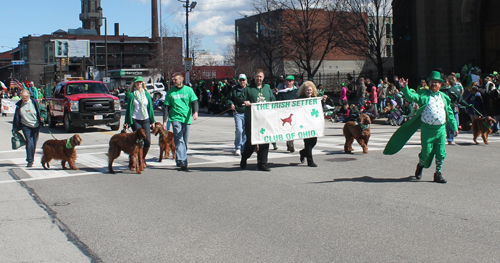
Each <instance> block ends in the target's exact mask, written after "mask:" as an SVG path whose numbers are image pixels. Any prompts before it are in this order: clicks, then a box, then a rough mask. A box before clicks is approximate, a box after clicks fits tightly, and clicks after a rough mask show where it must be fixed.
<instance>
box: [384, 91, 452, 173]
mask: <svg viewBox="0 0 500 263" xmlns="http://www.w3.org/2000/svg"><path fill="white" fill-rule="evenodd" d="M401 91H402V92H403V94H404V96H405V98H406V100H408V101H411V102H416V103H417V104H418V106H420V108H419V109H418V111H417V112H416V116H414V117H413V118H411V119H410V120H409V121H407V122H405V123H404V124H403V126H401V127H400V128H399V129H398V130H397V131H396V132H395V133H394V134H393V135H392V137H391V139H390V140H389V142H388V143H387V145H386V146H385V149H384V154H386V155H392V154H395V153H397V152H399V151H400V150H401V149H402V148H403V146H404V145H405V144H406V143H407V142H408V140H410V138H411V136H413V134H415V132H416V131H417V130H418V129H419V128H420V127H421V126H422V119H421V115H422V112H423V111H424V109H425V107H427V103H429V99H430V97H431V91H430V90H421V91H420V92H419V93H416V92H415V91H414V90H410V89H409V88H408V86H406V87H404V88H402V89H401ZM438 93H440V95H441V97H442V98H443V100H444V104H445V110H446V121H447V122H449V123H450V124H451V128H452V130H453V131H456V130H458V126H457V121H456V120H455V116H454V114H453V109H452V108H451V106H450V105H451V100H450V98H449V97H448V96H447V95H446V94H444V93H443V92H440V91H438ZM445 125H446V124H445ZM433 159H434V155H431V156H430V157H429V158H428V159H427V160H426V162H425V165H424V166H425V167H426V168H429V167H430V165H431V164H432V160H433Z"/></svg>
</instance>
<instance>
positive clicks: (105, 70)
mask: <svg viewBox="0 0 500 263" xmlns="http://www.w3.org/2000/svg"><path fill="white" fill-rule="evenodd" d="M97 11H98V12H99V13H100V14H101V15H102V7H101V6H99V7H97ZM99 19H104V50H105V52H104V56H105V58H104V61H105V66H104V74H105V77H107V76H108V19H106V17H100V18H99ZM96 52H97V50H96Z"/></svg>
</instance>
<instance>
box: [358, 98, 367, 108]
mask: <svg viewBox="0 0 500 263" xmlns="http://www.w3.org/2000/svg"><path fill="white" fill-rule="evenodd" d="M358 103H359V107H362V106H365V98H364V97H361V98H358Z"/></svg>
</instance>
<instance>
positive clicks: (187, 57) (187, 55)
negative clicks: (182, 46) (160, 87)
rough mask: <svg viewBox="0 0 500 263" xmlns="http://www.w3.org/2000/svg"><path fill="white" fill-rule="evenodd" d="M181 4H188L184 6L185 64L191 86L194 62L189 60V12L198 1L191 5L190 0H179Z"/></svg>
mask: <svg viewBox="0 0 500 263" xmlns="http://www.w3.org/2000/svg"><path fill="white" fill-rule="evenodd" d="M177 1H179V2H181V3H186V4H185V5H183V7H185V8H186V58H184V63H185V66H186V84H189V82H190V80H189V71H190V70H191V67H192V66H193V60H192V59H190V58H189V12H191V11H193V9H194V8H195V7H196V4H197V3H196V1H193V2H191V4H190V3H189V0H186V1H181V0H177Z"/></svg>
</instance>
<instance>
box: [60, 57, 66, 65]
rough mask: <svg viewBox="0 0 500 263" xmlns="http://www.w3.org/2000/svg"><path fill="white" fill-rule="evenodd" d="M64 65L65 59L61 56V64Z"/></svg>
mask: <svg viewBox="0 0 500 263" xmlns="http://www.w3.org/2000/svg"><path fill="white" fill-rule="evenodd" d="M64 65H66V59H65V58H62V59H61V66H64Z"/></svg>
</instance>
